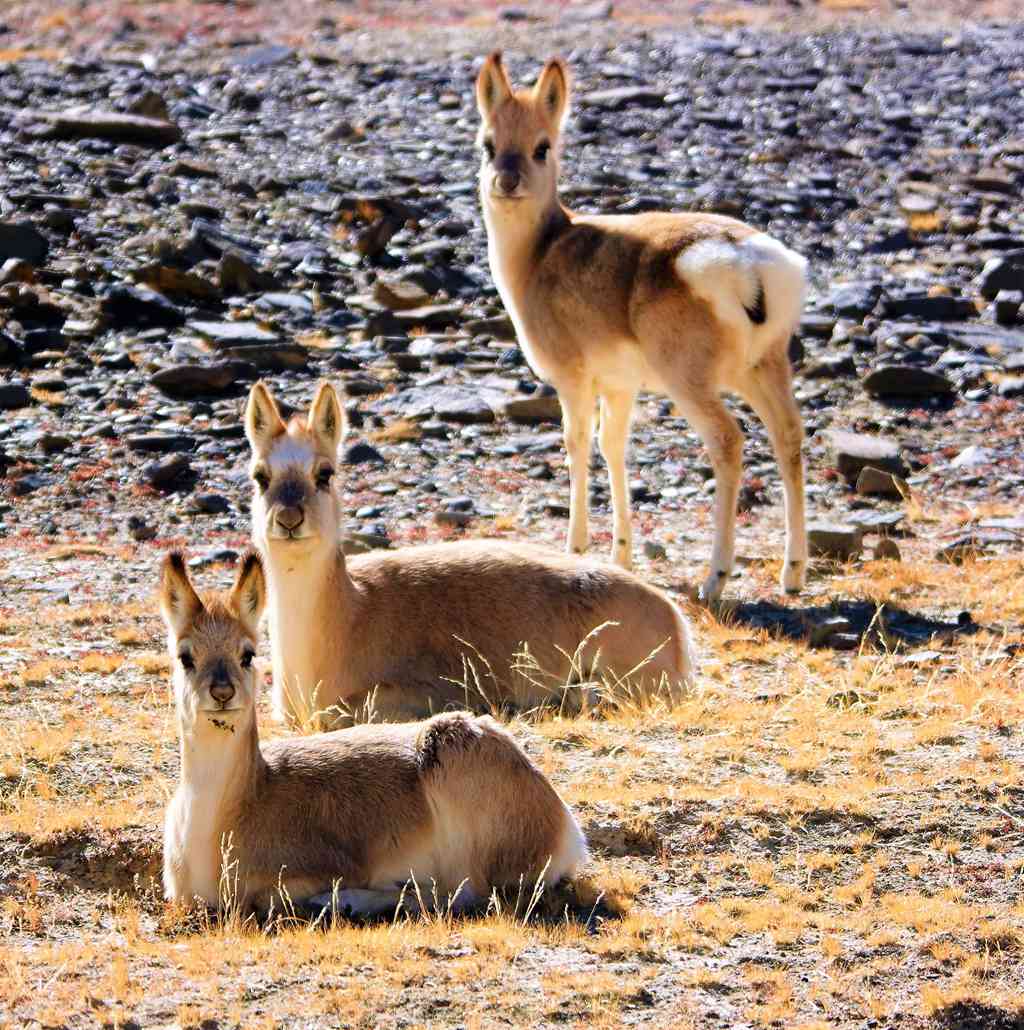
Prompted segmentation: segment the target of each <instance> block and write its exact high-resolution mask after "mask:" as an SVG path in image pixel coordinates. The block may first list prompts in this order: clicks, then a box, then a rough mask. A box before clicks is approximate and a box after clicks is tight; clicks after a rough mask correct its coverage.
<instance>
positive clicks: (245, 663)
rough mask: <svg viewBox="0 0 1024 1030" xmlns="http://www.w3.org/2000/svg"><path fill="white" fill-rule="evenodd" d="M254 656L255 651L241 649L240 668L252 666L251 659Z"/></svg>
mask: <svg viewBox="0 0 1024 1030" xmlns="http://www.w3.org/2000/svg"><path fill="white" fill-rule="evenodd" d="M255 657H256V652H255V651H249V650H246V651H243V652H242V668H243V669H249V668H251V667H252V660H253V659H254V658H255Z"/></svg>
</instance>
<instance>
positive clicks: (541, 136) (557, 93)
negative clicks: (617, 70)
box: [476, 52, 569, 208]
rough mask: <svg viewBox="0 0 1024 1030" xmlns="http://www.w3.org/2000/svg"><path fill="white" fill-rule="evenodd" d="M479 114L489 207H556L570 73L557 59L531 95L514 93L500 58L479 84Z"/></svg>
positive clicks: (492, 60)
mask: <svg viewBox="0 0 1024 1030" xmlns="http://www.w3.org/2000/svg"><path fill="white" fill-rule="evenodd" d="M476 104H477V108H478V109H479V111H480V118H481V124H480V132H479V134H478V137H477V140H478V142H479V144H480V153H481V157H480V193H481V196H482V197H483V199H484V202H485V204H491V205H499V206H500V207H508V208H513V207H518V205H519V204H521V203H523V202H524V201H530V202H533V203H534V204H537V205H540V206H545V205H547V204H550V203H552V202H553V201H554V198H555V188H556V185H557V180H558V140H559V136H560V135H561V132H562V123H563V122H564V121H565V115H566V111H567V110H568V105H569V73H568V70H567V69H566V66H565V64H564V63H563V62H562V61H561V60H560V59H559V58H553V59H552V60H550V61H548V63H547V64H546V65H544V69H543V71H541V73H540V76H539V78H538V79H537V81H536V82H535V83H534V85H533V88H532V89H523V90H513V88H512V84H511V83H510V82H509V79H508V74H507V73H506V71H505V66H504V65H503V64H502V61H501V54H500V53H497V52H496V53H493V54H491V56H490V57H488V58H487V60H486V61H484V64H483V67H482V68H481V69H480V74H479V75H478V76H477V79H476Z"/></svg>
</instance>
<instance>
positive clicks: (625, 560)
mask: <svg viewBox="0 0 1024 1030" xmlns="http://www.w3.org/2000/svg"><path fill="white" fill-rule="evenodd" d="M632 416H633V393H632V391H627V390H623V391H617V392H614V393H609V392H605V393H602V394H601V428H600V430H599V440H600V444H601V454H602V455H603V456H604V461H605V464H606V465H607V466H608V481H609V483H610V484H611V490H612V520H613V523H614V527H613V528H614V533H613V537H612V561H613V562H614V563H615V564H616V565H621V566H622V567H623V568H624V569H631V568H632V567H633V528H632V524H631V519H630V511H629V487H628V483H627V480H626V447H627V445H628V443H629V423H630V420H631V419H632Z"/></svg>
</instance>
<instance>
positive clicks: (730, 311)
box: [476, 53, 807, 601]
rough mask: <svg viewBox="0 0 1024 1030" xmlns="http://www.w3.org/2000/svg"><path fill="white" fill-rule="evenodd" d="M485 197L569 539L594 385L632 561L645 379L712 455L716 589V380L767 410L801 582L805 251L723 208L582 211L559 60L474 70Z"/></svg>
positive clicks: (582, 527) (724, 519)
mask: <svg viewBox="0 0 1024 1030" xmlns="http://www.w3.org/2000/svg"><path fill="white" fill-rule="evenodd" d="M476 97H477V105H478V107H479V109H480V115H481V118H482V125H481V127H480V134H479V140H480V144H481V152H482V160H481V166H480V197H481V202H482V205H483V212H484V221H485V223H486V225H487V236H488V255H489V258H490V265H491V273H492V274H493V276H494V279H495V282H496V284H497V286H498V292H499V293H500V294H501V298H502V301H503V302H504V304H505V307H506V309H507V310H508V313H509V315H510V316H511V318H512V321H513V323H514V324H515V327H516V333H517V335H518V337H519V343H520V345H521V346H522V348H523V352H524V353H525V355H526V359H527V361H528V362H529V363H530V367H531V368H532V369H533V370H534V372H535V373H536V374H537V375H538V376H540V377H541V378H542V379H545V380H547V381H549V382H550V383H551V384H552V385H553V386H554V387H555V389H556V390H557V391H558V397H559V400H560V402H561V405H562V417H563V428H564V431H565V445H566V451H567V456H568V463H569V477H570V516H569V550H570V551H575V552H582V551H584V550H585V549H586V547H587V543H588V531H587V465H588V460H589V455H590V441H591V437H592V435H593V420H594V407H595V402H596V401H597V400H598V399H599V400H600V407H601V419H600V433H599V439H600V444H601V451H602V453H603V455H604V458H605V461H606V463H607V465H608V475H609V479H610V480H611V493H612V510H613V517H614V543H613V546H612V559H613V560H614V561H615V562H616V563H617V564H619V565H622V566H624V567H625V568H629V567H630V566H631V563H632V532H631V528H630V516H629V494H628V491H627V481H626V444H627V439H628V436H629V425H630V419H631V416H632V410H633V401H634V398H635V397H636V395H637V393H638V392H639V391H640V390H642V389H655V390H660V391H663V392H665V393H667V394H668V395H669V397H671V399H672V400H673V401H674V402H675V404H676V406H677V407H678V408H679V410H680V411H681V412H682V414H683V415H684V416H685V417H686V418H687V419H688V420H689V422H690V424H691V425H692V426H693V427H694V429H695V430H696V431H697V432H698V433H699V434H700V436H701V438H702V439H703V441H704V444H705V446H706V447H707V448H708V451H709V453H710V457H711V463H712V466H713V468H714V473H715V540H714V548H713V551H712V556H711V570H710V572H709V574H708V577H707V579H706V580H705V581H704V584H703V586H702V588H701V597H702V598H703V599H704V600H707V601H712V600H715V599H717V598H718V597H719V596H720V595H721V593H722V589H723V587H724V585H725V580H726V578H727V577H728V575H729V573H730V571H731V569H732V565H733V552H734V536H735V521H736V503H737V497H738V494H739V486H740V475H741V450H742V443H743V436H742V433H741V431H740V428H739V426H738V425H737V423H736V420H735V419H734V418H733V417H732V415H730V414H729V411H728V409H727V408H726V406H725V404H724V403H723V401H722V398H721V394H722V393H723V392H724V391H730V392H734V393H737V394H739V395H740V396H741V397H743V398H744V399H745V400H746V401H747V402H748V403H749V404H750V406H751V407H752V408H753V409H754V411H756V412H757V414H758V415H759V416H760V418H761V419H762V420H763V421H764V423H765V426H766V427H767V429H768V434H769V436H770V437H771V441H772V446H773V449H774V451H775V456H776V460H777V461H778V463H779V467H780V470H781V473H782V481H783V486H784V489H785V502H786V557H785V564H784V566H783V569H782V587H783V589H784V590H785V591H786V592H787V593H795V592H797V591H798V590H800V589H801V587H802V586H803V583H804V574H805V570H806V565H807V540H806V531H805V527H804V485H803V460H802V457H801V443H802V440H803V426H802V424H801V421H800V414H799V410H798V409H797V406H796V402H795V400H794V398H793V389H792V373H791V370H790V366H789V357H788V345H789V340H790V337H791V336H792V334H793V331H794V330H795V328H796V325H797V323H798V321H799V317H800V309H801V305H802V303H803V295H804V287H805V269H806V262H805V261H804V259H803V258H802V257H800V256H799V255H798V254H795V253H793V251H791V250H789V249H787V248H786V247H784V246H783V245H782V244H781V243H779V242H778V241H776V240H774V239H772V238H771V237H770V236H767V235H765V234H764V233H762V232H759V231H757V230H756V229H753V228H751V227H750V226H748V225H745V224H744V223H743V222H739V221H736V220H735V219H733V218H726V217H724V216H721V215H709V214H667V213H652V214H642V215H581V214H577V213H575V212H573V211H570V210H568V209H567V208H565V207H563V205H562V204H561V203H560V202H559V199H558V189H557V180H558V152H559V136H560V134H561V131H562V125H563V122H564V120H565V115H566V111H567V108H568V100H569V80H568V71H567V69H566V67H565V65H564V64H563V63H562V61H560V60H557V59H556V60H551V61H548V63H547V64H546V65H545V66H544V70H543V71H542V72H541V75H540V78H539V79H538V80H537V82H536V84H535V85H534V86H533V88H532V89H529V90H519V91H513V89H512V86H511V84H510V82H509V79H508V76H507V74H506V72H505V68H504V66H503V64H502V62H501V55H500V54H497V53H495V54H492V55H491V56H490V57H489V58H488V59H487V61H486V62H485V63H484V65H483V67H482V68H481V69H480V74H479V76H478V78H477V82H476Z"/></svg>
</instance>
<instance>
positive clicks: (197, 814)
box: [175, 709, 265, 905]
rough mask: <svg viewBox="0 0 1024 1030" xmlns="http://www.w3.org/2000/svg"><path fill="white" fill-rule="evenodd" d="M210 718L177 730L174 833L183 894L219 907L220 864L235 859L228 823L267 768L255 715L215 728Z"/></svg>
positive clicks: (229, 717) (204, 715) (202, 715)
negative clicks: (178, 750)
mask: <svg viewBox="0 0 1024 1030" xmlns="http://www.w3.org/2000/svg"><path fill="white" fill-rule="evenodd" d="M211 718H213V719H216V718H217V716H216V715H215V714H214V713H207V712H201V713H199V715H198V717H197V719H196V722H195V724H193V725H191V726H187V727H186V726H185V725H184V724H180V731H181V781H180V783H179V785H178V794H177V797H178V798H179V799H180V802H181V804H180V805H179V807H178V810H177V811H178V813H179V815H178V819H179V822H178V824H177V826H176V828H175V833H176V835H177V839H178V843H179V847H180V857H181V859H182V860H183V861H182V865H183V868H184V870H185V872H184V876H185V879H184V881H183V883H182V884H181V888H182V891H183V893H184V894H185V896H187V897H201V898H203V899H204V900H205V901H206V903H207V904H209V905H217V904H219V903H220V901H221V900H222V899H221V890H222V883H221V875H222V867H223V865H224V861H225V860H226V861H227V863H228V865H229V866H230V864H231V863H232V862H234V861H235V860H236V859H237V858H238V856H237V855H233V854H232V853H231V851H230V849H231V826H232V817H233V815H234V814H235V813H236V812H237V810H238V806H239V804H240V802H242V801H243V800H244V799H245V798H246V797H247V796H248V795H250V794H252V793H253V792H254V791H255V790H256V788H257V785H258V783H259V781H260V778H261V776H262V774H263V770H264V768H265V766H264V761H263V756H262V754H261V753H260V747H259V737H258V735H257V731H256V711H255V709H252V710H251V711H248V712H246V713H244V714H236V715H226V716H225V717H224V718H223V719H218V722H216V723H215V722H212V721H211ZM229 720H230V721H229ZM236 843H237V842H236ZM236 868H237V867H236Z"/></svg>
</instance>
